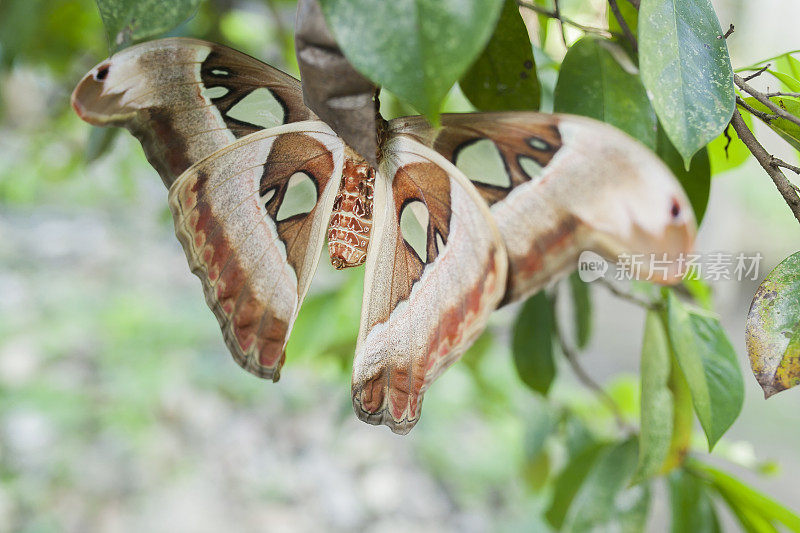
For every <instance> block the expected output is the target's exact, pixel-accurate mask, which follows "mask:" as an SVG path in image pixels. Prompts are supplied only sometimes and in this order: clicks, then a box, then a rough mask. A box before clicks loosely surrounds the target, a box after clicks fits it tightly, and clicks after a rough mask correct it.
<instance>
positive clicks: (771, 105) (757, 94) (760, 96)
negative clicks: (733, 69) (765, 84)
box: [733, 74, 800, 126]
mask: <svg viewBox="0 0 800 533" xmlns="http://www.w3.org/2000/svg"><path fill="white" fill-rule="evenodd" d="M733 82H734V83H735V84H736V85H737V86H738V87H739V88H740V89H741V90H743V91H744V92H746V93H748V94H749V95H750V96H752V97H753V98H755V99H756V100H758V101H759V102H761V103H762V104H763V105H765V106H766V107H767V109H769V110H770V111H772V112H773V113H775V114H776V115H778V116H779V117H780V118H783V119H786V120H788V121H789V122H793V123H794V124H797V125H798V126H800V118H798V117H796V116H794V115H792V114H791V113H789V112H787V111H786V110H785V109H783V108H781V107H780V106H778V105H776V104H775V102H773V101H772V100H770V99H769V98H767V95H765V94H764V93H762V92H761V91H757V90H756V89H754V88H752V87H751V86H749V85H748V84H747V82H745V81H744V80H743V79H742V78H741V76H739V75H738V74H734V75H733Z"/></svg>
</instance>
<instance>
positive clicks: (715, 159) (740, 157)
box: [708, 113, 753, 176]
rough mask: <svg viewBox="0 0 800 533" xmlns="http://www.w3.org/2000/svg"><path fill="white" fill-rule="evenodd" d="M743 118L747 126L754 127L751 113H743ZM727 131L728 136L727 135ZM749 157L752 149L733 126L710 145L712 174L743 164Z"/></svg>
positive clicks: (709, 155)
mask: <svg viewBox="0 0 800 533" xmlns="http://www.w3.org/2000/svg"><path fill="white" fill-rule="evenodd" d="M742 118H743V119H744V121H745V123H746V124H747V127H749V128H750V129H752V128H753V117H752V116H751V115H750V114H749V113H743V114H742ZM726 132H727V136H726V135H725V133H726ZM749 157H750V150H749V149H748V148H747V146H745V144H744V143H743V142H742V140H741V139H740V138H739V136H738V135H737V134H736V131H734V129H733V127H728V128H726V130H725V131H723V132H722V135H720V136H719V137H717V138H716V139H714V140H713V141H711V143H710V144H709V145H708V159H709V160H710V162H711V175H712V176H716V175H717V174H721V173H722V172H726V171H728V170H732V169H734V168H736V167H738V166H740V165H742V164H743V163H744V162H745V161H747V159H748V158H749Z"/></svg>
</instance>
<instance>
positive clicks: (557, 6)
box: [553, 0, 567, 48]
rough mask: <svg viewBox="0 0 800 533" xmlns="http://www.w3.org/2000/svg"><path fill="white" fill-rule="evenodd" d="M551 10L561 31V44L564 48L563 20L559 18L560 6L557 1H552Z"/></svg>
mask: <svg viewBox="0 0 800 533" xmlns="http://www.w3.org/2000/svg"><path fill="white" fill-rule="evenodd" d="M553 9H554V11H553V14H555V16H556V19H557V20H558V26H559V29H560V30H561V42H562V43H564V48H566V47H567V32H566V31H565V30H564V19H562V18H561V5H560V4H559V3H558V0H553Z"/></svg>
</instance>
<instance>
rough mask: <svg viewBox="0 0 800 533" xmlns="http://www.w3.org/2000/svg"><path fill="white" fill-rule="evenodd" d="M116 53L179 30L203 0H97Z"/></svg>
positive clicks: (112, 47)
mask: <svg viewBox="0 0 800 533" xmlns="http://www.w3.org/2000/svg"><path fill="white" fill-rule="evenodd" d="M96 1H97V9H98V10H99V11H100V17H101V18H102V19H103V25H104V26H105V27H106V34H107V35H108V42H109V45H110V47H111V50H112V51H116V50H119V49H120V48H123V47H125V46H128V45H129V44H131V43H133V42H135V41H140V40H143V39H149V38H151V37H155V36H157V35H160V34H162V33H165V32H168V31H169V30H171V29H173V28H175V27H176V26H178V25H179V24H181V23H182V22H184V21H185V20H186V19H188V18H189V17H191V16H192V15H193V14H194V12H195V11H196V10H197V6H198V5H199V4H200V0H172V1H170V2H164V1H162V0H96Z"/></svg>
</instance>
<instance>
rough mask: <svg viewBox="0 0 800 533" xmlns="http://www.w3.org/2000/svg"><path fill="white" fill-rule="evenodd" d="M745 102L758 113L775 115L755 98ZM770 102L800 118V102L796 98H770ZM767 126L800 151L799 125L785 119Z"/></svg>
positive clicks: (776, 120)
mask: <svg viewBox="0 0 800 533" xmlns="http://www.w3.org/2000/svg"><path fill="white" fill-rule="evenodd" d="M744 101H745V102H747V103H748V104H750V106H751V107H753V109H756V110H757V111H763V112H764V113H769V114H773V111H772V110H771V109H769V108H768V107H767V106H765V105H764V104H762V103H761V102H759V101H758V100H756V99H755V98H752V97H750V98H745V99H744ZM770 101H772V102H773V103H775V104H776V105H778V106H779V107H780V108H781V109H783V110H784V111H786V112H787V113H790V114H792V115H794V116H795V117H800V100H797V99H796V98H783V97H775V98H770ZM766 124H767V125H768V126H769V127H770V128H772V129H773V130H774V131H775V133H777V134H778V135H780V136H781V137H783V139H784V140H785V141H786V142H788V143H789V144H791V145H792V147H793V148H794V149H795V150H800V125H797V124H795V123H794V122H792V121H791V120H787V119H785V118H775V119H772V120H771V121H769V122H767V123H766Z"/></svg>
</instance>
